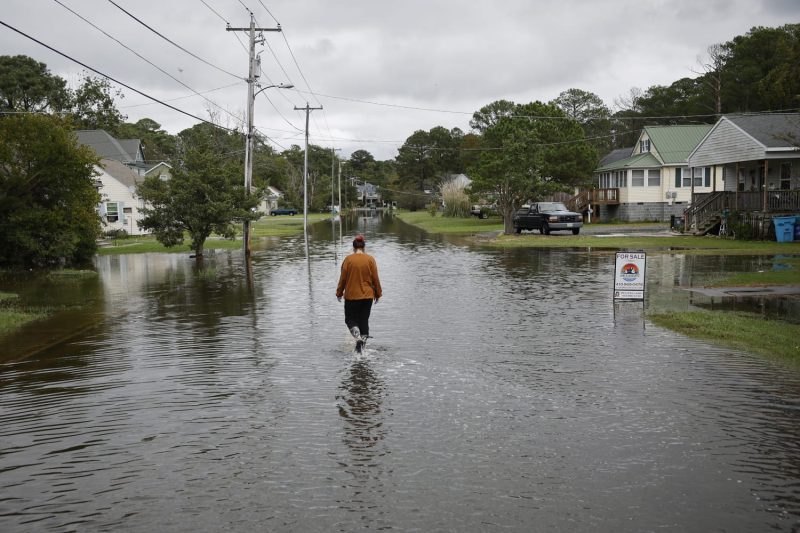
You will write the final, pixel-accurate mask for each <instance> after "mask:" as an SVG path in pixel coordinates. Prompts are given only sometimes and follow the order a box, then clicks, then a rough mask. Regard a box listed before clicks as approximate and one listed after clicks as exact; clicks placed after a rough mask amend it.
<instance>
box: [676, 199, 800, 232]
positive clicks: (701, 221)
mask: <svg viewBox="0 0 800 533" xmlns="http://www.w3.org/2000/svg"><path fill="white" fill-rule="evenodd" d="M731 213H736V214H738V215H740V216H741V215H745V216H747V218H748V219H749V220H750V221H751V223H752V224H754V226H755V228H754V229H755V231H756V234H757V235H758V238H765V237H766V236H767V234H768V232H769V226H770V223H771V222H772V218H773V217H775V216H783V215H795V214H800V189H793V190H767V191H764V192H762V191H752V192H750V191H717V192H711V193H698V194H695V195H694V201H693V202H692V205H691V206H690V207H689V208H687V209H686V211H684V220H685V224H686V227H687V228H690V229H691V231H692V232H693V233H694V234H695V235H705V234H707V233H716V231H717V230H718V229H719V226H720V224H721V223H722V220H723V218H724V217H726V216H728V215H729V214H731Z"/></svg>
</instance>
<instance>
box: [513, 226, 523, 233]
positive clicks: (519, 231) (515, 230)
mask: <svg viewBox="0 0 800 533" xmlns="http://www.w3.org/2000/svg"><path fill="white" fill-rule="evenodd" d="M514 232H515V233H516V234H517V235H519V234H520V233H522V228H520V227H519V226H515V227H514Z"/></svg>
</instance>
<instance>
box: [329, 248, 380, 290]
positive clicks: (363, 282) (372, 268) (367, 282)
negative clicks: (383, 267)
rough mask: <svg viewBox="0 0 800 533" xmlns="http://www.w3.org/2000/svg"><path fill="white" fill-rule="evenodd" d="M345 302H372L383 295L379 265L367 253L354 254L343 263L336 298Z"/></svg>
mask: <svg viewBox="0 0 800 533" xmlns="http://www.w3.org/2000/svg"><path fill="white" fill-rule="evenodd" d="M342 295H344V299H345V300H372V299H375V298H380V297H381V296H382V295H383V291H381V281H380V280H379V279H378V263H376V262H375V258H374V257H372V256H371V255H369V254H366V253H352V254H350V255H348V256H347V257H345V258H344V261H342V273H341V275H340V276H339V285H338V286H337V287H336V297H337V298H339V297H341V296H342Z"/></svg>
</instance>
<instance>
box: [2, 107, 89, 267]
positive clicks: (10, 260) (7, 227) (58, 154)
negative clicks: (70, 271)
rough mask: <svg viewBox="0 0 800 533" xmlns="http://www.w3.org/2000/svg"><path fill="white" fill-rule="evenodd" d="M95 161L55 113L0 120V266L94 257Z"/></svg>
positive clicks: (60, 262) (68, 262)
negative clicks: (53, 114) (52, 114)
mask: <svg viewBox="0 0 800 533" xmlns="http://www.w3.org/2000/svg"><path fill="white" fill-rule="evenodd" d="M95 163H96V157H95V155H94V154H93V153H92V152H91V151H90V150H89V149H88V148H86V147H84V146H79V145H78V144H77V140H76V139H75V137H74V136H73V135H72V134H71V133H70V131H69V130H68V127H67V124H66V123H65V122H64V121H63V120H61V119H59V118H57V117H53V116H46V115H21V116H10V117H4V118H2V119H0V264H3V265H15V266H38V267H41V266H46V265H54V264H80V263H84V262H86V261H88V260H89V259H90V258H91V257H92V256H93V255H94V252H95V249H96V244H95V243H96V239H97V237H98V236H99V235H100V218H99V216H98V214H97V210H96V209H97V205H98V204H99V202H100V195H99V193H98V192H97V188H96V186H95V182H94V175H95V174H94V164H95Z"/></svg>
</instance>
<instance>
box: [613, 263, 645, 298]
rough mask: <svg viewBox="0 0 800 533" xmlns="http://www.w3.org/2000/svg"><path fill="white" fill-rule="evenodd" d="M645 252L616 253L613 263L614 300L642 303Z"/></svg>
mask: <svg viewBox="0 0 800 533" xmlns="http://www.w3.org/2000/svg"><path fill="white" fill-rule="evenodd" d="M646 263H647V254H646V253H645V252H617V257H616V261H615V262H614V300H642V301H644V279H645V266H646Z"/></svg>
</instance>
